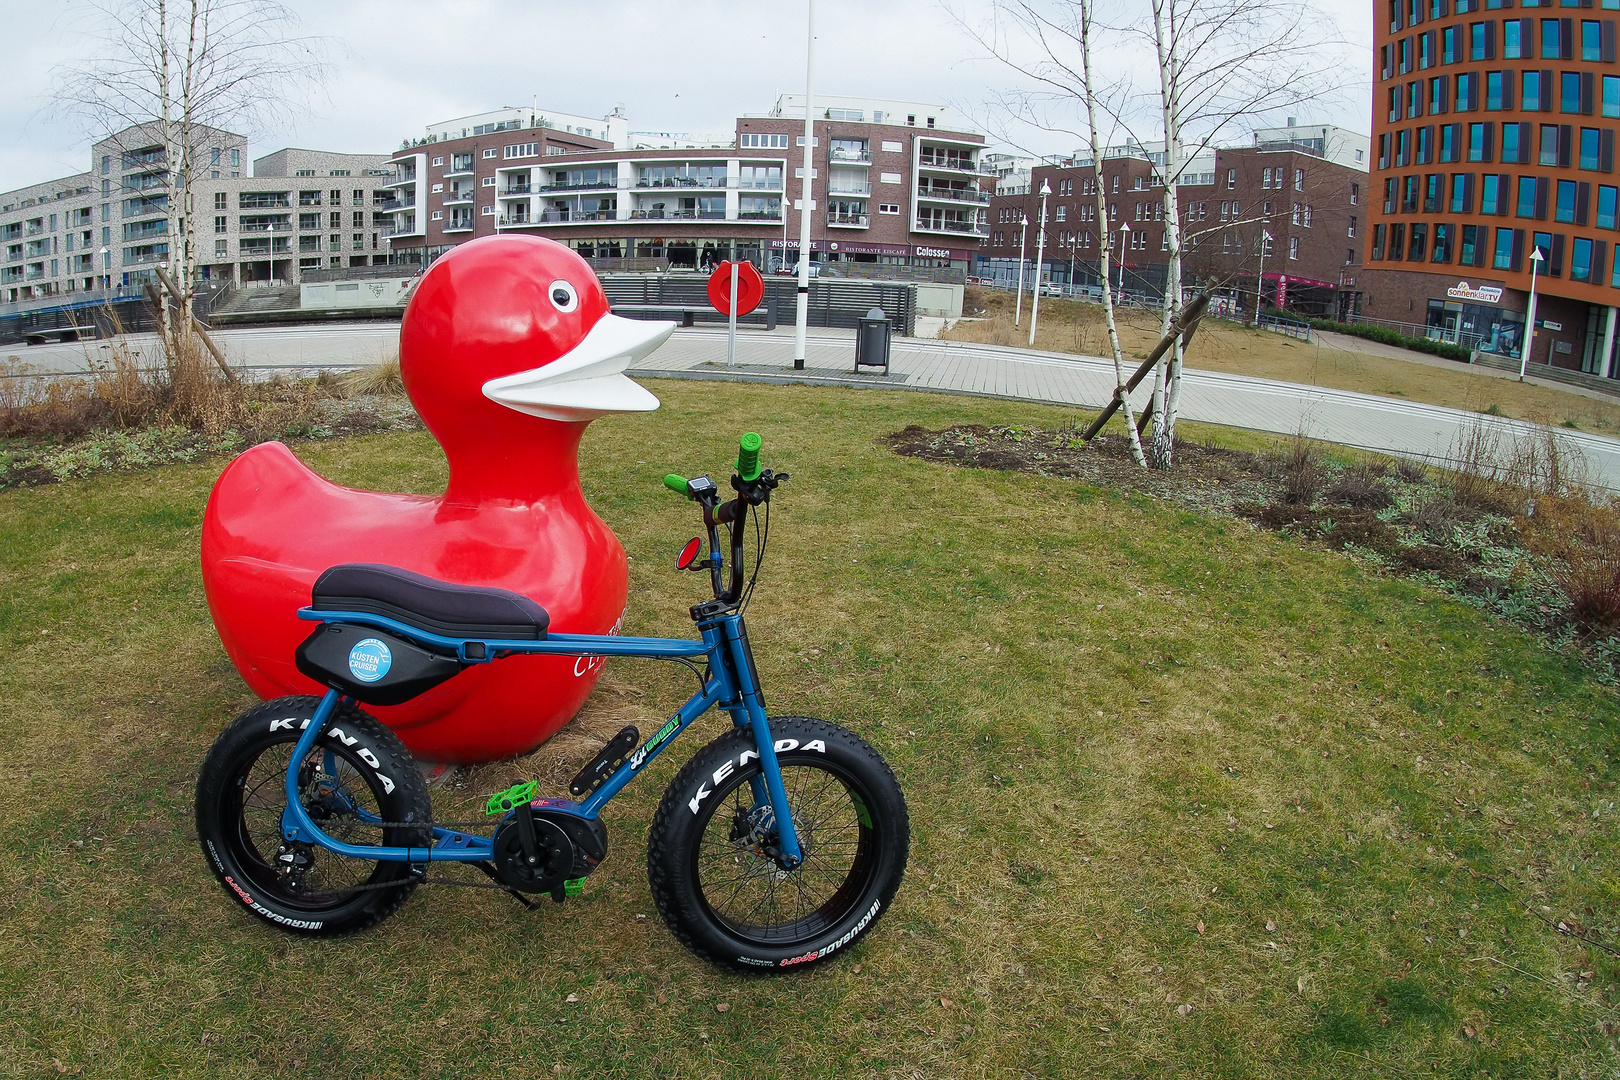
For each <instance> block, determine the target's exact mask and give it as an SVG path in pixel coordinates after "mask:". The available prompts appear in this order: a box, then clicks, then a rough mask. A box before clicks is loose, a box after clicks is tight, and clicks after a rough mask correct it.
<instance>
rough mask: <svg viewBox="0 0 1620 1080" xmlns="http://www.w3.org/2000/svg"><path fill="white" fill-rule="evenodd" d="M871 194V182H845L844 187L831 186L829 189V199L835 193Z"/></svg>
mask: <svg viewBox="0 0 1620 1080" xmlns="http://www.w3.org/2000/svg"><path fill="white" fill-rule="evenodd" d="M870 194H872V185H871V184H845V185H843V186H842V187H830V188H828V189H827V197H828V198H829V199H830V198H832V197H833V196H834V195H870Z"/></svg>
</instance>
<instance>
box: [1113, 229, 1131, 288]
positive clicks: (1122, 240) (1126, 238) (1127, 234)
mask: <svg viewBox="0 0 1620 1080" xmlns="http://www.w3.org/2000/svg"><path fill="white" fill-rule="evenodd" d="M1130 240H1131V223H1130V222H1128V221H1122V222H1120V223H1119V258H1118V259H1117V260H1116V261H1117V262H1118V263H1119V300H1121V301H1123V300H1124V299H1125V248H1126V247H1127V246H1128V245H1129V244H1130Z"/></svg>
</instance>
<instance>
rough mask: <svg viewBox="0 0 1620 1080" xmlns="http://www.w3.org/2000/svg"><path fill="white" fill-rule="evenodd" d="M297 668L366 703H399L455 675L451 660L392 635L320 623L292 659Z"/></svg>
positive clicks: (458, 668)
mask: <svg viewBox="0 0 1620 1080" xmlns="http://www.w3.org/2000/svg"><path fill="white" fill-rule="evenodd" d="M295 660H296V663H297V664H298V670H299V671H301V672H303V673H304V674H305V675H308V676H309V677H310V678H311V679H314V680H315V681H316V682H318V683H320V684H321V685H323V686H330V687H332V688H333V689H335V690H337V691H338V692H339V693H341V694H346V695H348V696H349V697H352V698H354V699H356V700H357V701H363V702H365V703H366V704H367V705H398V704H400V703H401V702H405V701H409V700H411V698H413V697H416V696H417V695H418V694H424V693H426V692H427V691H429V690H431V689H433V688H434V687H435V686H438V685H439V684H440V683H442V682H444V681H445V680H446V679H448V678H450V677H451V676H453V675H456V674H458V673H460V671H461V670H462V668H464V667H466V665H465V664H463V663H461V661H459V660H457V659H456V658H455V657H454V656H444V655H442V654H439V653H435V652H430V651H428V650H427V649H424V648H422V647H421V646H420V645H415V644H412V643H411V642H409V641H406V640H405V639H403V638H401V637H397V636H396V635H394V634H389V633H386V632H384V631H382V630H372V629H370V628H369V627H364V626H352V625H349V624H347V623H324V624H322V625H320V626H318V627H316V628H315V632H314V633H313V634H311V635H309V637H307V638H305V639H304V643H303V644H302V645H300V646H298V652H297V654H296V655H295Z"/></svg>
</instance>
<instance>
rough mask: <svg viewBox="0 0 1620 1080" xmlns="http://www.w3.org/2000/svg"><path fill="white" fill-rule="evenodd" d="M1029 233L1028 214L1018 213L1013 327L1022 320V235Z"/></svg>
mask: <svg viewBox="0 0 1620 1080" xmlns="http://www.w3.org/2000/svg"><path fill="white" fill-rule="evenodd" d="M1028 233H1029V215H1028V214H1020V215H1019V222H1018V302H1017V303H1016V304H1014V305H1013V329H1015V330H1016V329H1017V328H1018V327H1019V326H1021V325H1023V322H1024V237H1025V236H1026V235H1027V234H1028Z"/></svg>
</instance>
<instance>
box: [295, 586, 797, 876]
mask: <svg viewBox="0 0 1620 1080" xmlns="http://www.w3.org/2000/svg"><path fill="white" fill-rule="evenodd" d="M298 617H299V618H300V619H305V620H308V621H311V622H325V623H349V624H354V625H359V626H368V627H371V628H373V629H377V630H384V631H387V632H389V633H393V634H397V635H399V636H400V637H403V638H406V639H408V640H411V641H415V642H418V643H419V644H423V645H426V646H431V647H435V648H438V649H441V650H448V649H453V650H454V651H455V653H456V656H457V657H458V658H459V659H460V660H461V661H463V662H464V663H475V664H476V663H491V662H493V661H494V660H495V659H496V658H497V656H498V655H499V654H509V655H515V654H519V653H525V654H539V655H549V656H592V657H595V656H639V657H645V658H648V659H655V660H682V659H695V658H697V657H700V656H702V657H707V658H708V661H709V674H708V678H707V679H706V680H705V682H704V685H703V688H702V689H701V690H699V691H698V692H697V693H696V694H693V695H692V697H691V698H689V699H688V700H687V701H686V703H685V704H684V705H682V706H681V707H680V708H679V709H678V710H676V712H675V715H674V716H672V717H670V719H669V720H668V721H667V722H665V723H664V725H663V726H662V727H660V728H659V729H658V730H657V731H656V732H654V733H653V735H652V736H651V737H649V738H648V739H647V740H646V741H645V742H643V743H642V744H641V746H640V747H638V748H637V749H636V750H634V751H633V752H632V753H631V754H630V756H629V757H628V758H626V759H625V761H624V763H623V764H622V765H620V766H619V767H618V768H617V769H615V770H614V771H613V773H612V774H611V775H610V776H609V777H608V778H607V779H606V780H604V781H603V783H602V785H601V786H600V787H599V788H597V789H596V791H595V792H593V793H592V794H591V795H590V797H589V798H587V799H586V800H585V801H584V802H582V803H577V802H574V801H573V800H571V799H540V800H536V801H535V802H534V803H533V804H532V805H534V806H535V807H537V808H544V809H546V810H549V811H553V812H561V813H566V814H573V815H575V816H577V817H580V818H584V819H586V820H594V819H595V818H596V816H597V815H598V814H599V813H600V812H601V809H602V807H603V806H605V805H606V804H607V802H608V801H609V800H610V799H612V798H613V797H614V796H615V795H617V794H618V793H619V792H620V791H621V790H623V789H624V787H625V785H627V784H628V783H630V781H631V780H633V779H634V778H635V776H636V774H637V773H638V772H640V771H641V769H642V768H643V767H645V766H646V764H647V762H649V761H651V760H652V759H653V758H655V757H657V756H658V755H659V754H660V753H662V752H663V750H664V749H665V748H666V747H668V746H669V744H670V743H672V742H674V741H675V739H676V738H677V737H679V736H680V734H681V732H683V731H685V730H686V729H687V727H688V726H689V725H690V724H691V723H692V721H694V720H696V719H697V718H698V717H700V716H702V715H703V714H704V713H706V712H708V711H709V710H710V709H712V708H715V707H717V706H718V707H719V708H721V709H724V710H726V711H727V712H728V713H730V714H731V719H732V722H733V723H735V724H736V725H737V726H738V727H750V728H752V730H753V735H754V745H755V748H756V751H757V753H758V756H759V764H760V770H761V774H762V776H761V777H760V778H759V779H755V780H753V781H751V782H750V783H751V785H752V788H753V795H754V803H755V805H756V806H757V805H759V804H760V803H762V802H767V801H768V802H769V803H770V805H771V810H772V813H773V815H774V817H775V821H776V825H777V830H778V836H779V848H780V851H781V854H782V864H783V865H784V867H785V868H791V867H793V866H796V865H798V863H799V861H800V859H801V854H800V850H799V841H798V836H797V835H796V833H795V830H794V827H793V817H792V814H791V813H790V812H789V808H788V803H787V792H786V790H785V789H784V788H783V786H782V772H781V769H780V767H779V766H778V764H777V760H776V750H777V747H776V744H775V743H774V741H773V740H772V737H771V732H770V727H769V725H768V723H767V721H766V719H765V703H764V697H763V696H762V694H761V693H760V687H759V677H758V672H757V670H756V669H755V667H754V658H753V654H752V652H751V651H750V650H749V646H748V631H747V628H746V626H745V625H744V623H743V617H742V615H741V614H739V613H738V612H737V611H735V610H727V611H724V612H722V613H719V614H716V615H714V616H713V617H710V618H705V619H704V620H703V621H701V622H700V623H699V624H698V630H699V632H700V633H701V634H702V640H701V641H691V640H686V639H681V638H639V637H614V636H602V635H595V634H550V635H548V636H547V637H545V638H541V639H539V640H535V641H500V640H486V639H464V638H447V637H441V636H439V635H437V634H432V633H428V632H426V631H423V630H420V629H418V628H416V627H413V626H410V625H408V624H405V623H401V622H398V621H396V620H394V619H390V618H387V617H385V616H381V615H373V614H370V613H368V612H361V611H316V610H314V609H313V608H307V607H306V608H300V609H299V611H298ZM342 700H343V696H342V695H341V694H339V693H338V691H336V690H328V691H327V692H326V696H325V697H323V698H322V699H321V703H320V706H319V708H317V709H316V710H315V715H314V717H313V718H312V719H310V720H308V721H306V722H305V725H304V730H303V733H302V735H301V736H300V737H299V740H298V744H297V746H296V747H295V748H294V750H293V754H292V760H291V762H290V763H289V764H288V767H287V788H286V794H287V807H286V810H285V811H284V812H283V814H282V824H281V832H282V836H283V838H284V839H286V840H288V841H292V842H296V843H312V844H316V845H318V846H320V847H323V848H325V849H326V850H328V851H331V852H335V853H336V854H339V855H345V856H350V857H352V858H358V859H366V860H370V861H372V862H404V863H430V862H482V861H485V860H487V859H489V858H491V856H492V854H493V850H494V844H493V842H492V840H491V839H490V838H489V837H483V836H472V835H469V834H467V833H462V832H456V831H454V830H451V829H440V828H434V829H433V841H434V842H433V845H432V846H431V847H397V846H380V845H361V844H348V843H344V842H343V841H341V840H335V839H333V838H332V837H330V836H328V835H326V833H324V832H322V831H321V828H320V826H319V825H317V824H316V823H315V821H314V820H313V819H312V818H311V817H310V816H309V813H308V812H307V811H306V810H305V809H304V805H303V800H302V799H301V797H300V795H299V790H298V771H299V765H300V763H301V762H302V761H303V760H304V759H305V757H306V756H307V755H308V754H309V752H310V750H311V749H313V748H314V746H315V740H316V739H317V738H318V737H319V736H320V734H321V733H322V732H324V731H326V730H328V727H329V726H330V723H331V719H332V716H333V714H334V713H335V712H336V710H337V706H338V703H339V702H340V701H342ZM333 730H334V731H336V732H337V734H338V736H339V741H342V737H343V733H342V731H341V728H335V729H333ZM783 749H784V750H787V749H791V747H783ZM716 779H717V781H718V780H720V779H724V778H723V777H717V778H716ZM760 779H763V781H764V783H763V785H761V783H760ZM761 787H763V788H764V790H761ZM699 790H700V793H701V790H702V789H701V788H700V789H699ZM700 798H701V794H700ZM694 812H695V810H694ZM362 816H369V815H362Z"/></svg>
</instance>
